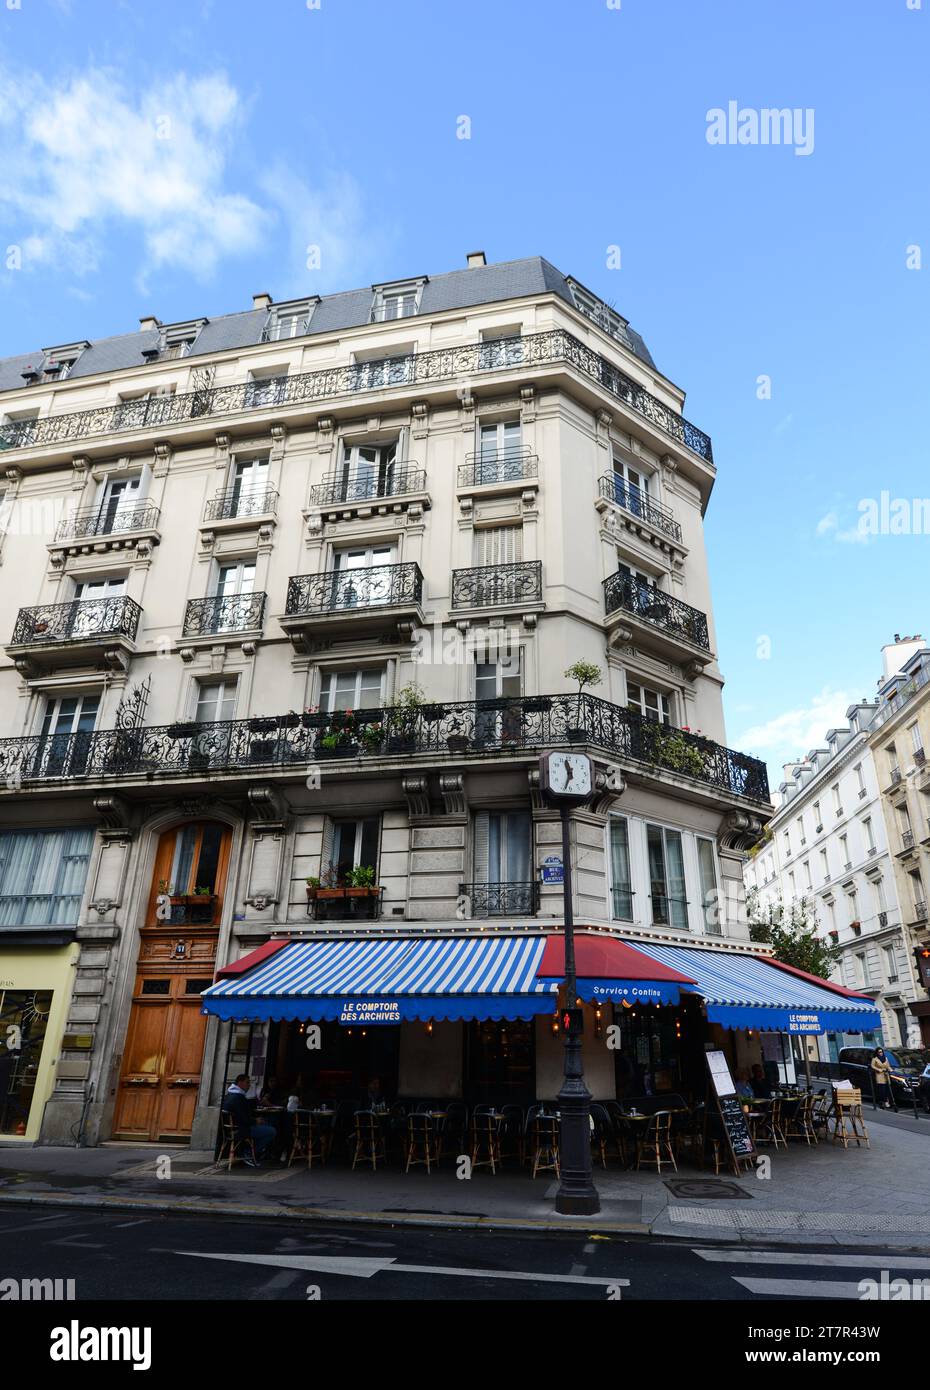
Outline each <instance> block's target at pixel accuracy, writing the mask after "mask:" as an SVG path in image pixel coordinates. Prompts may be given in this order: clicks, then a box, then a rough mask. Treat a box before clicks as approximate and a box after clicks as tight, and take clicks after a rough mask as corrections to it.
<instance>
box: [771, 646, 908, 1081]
mask: <svg viewBox="0 0 930 1390" xmlns="http://www.w3.org/2000/svg"><path fill="white" fill-rule="evenodd" d="M907 640H908V641H909V640H910V639H907ZM912 650H913V648H912V647H910V646H908V645H906V644H902V643H895V644H892V645H890V646H889V647H887V648H885V650H884V652H883V660H884V663H885V671H886V677H887V675H888V672H889V670H890V669H893V668H895V667H896V664H897V663H898V662H906V660H907V658H908V657H909V656H910V654H911V652H912ZM885 691H886V685H883V686H882V687H881V689H880V690H879V695H878V698H877V699H876V700H875V701H863V702H862V703H860V704H856V705H851V706H850V707H849V709H848V710H847V711H846V718H847V720H848V723H847V725H846V726H845V727H842V728H836V729H830V730H828V731H827V734H826V746H825V747H822V748H814V749H812V750H811V751H810V752H809V753H808V754H807V757H806V758H804V759H803V760H802V761H799V762H796V763H786V764H785V768H784V781H783V782H782V783H781V785H780V786H779V788H778V793H777V806H776V810H775V814H774V815H773V817H772V819H771V821H770V822H769V824H768V827H767V829H766V835H765V838H764V840H763V841H761V842H760V843H759V844H758V845H757V846H755V847H754V848H753V850H752V851H751V852H750V857H749V858H748V859H747V862H746V865H745V868H744V877H745V883H746V887H747V889H750V888H752V889H755V890H756V891H757V893H758V896H759V902H760V904H761V905H762V906H770V905H774V904H776V903H779V902H781V903H784V904H785V905H786V906H787V905H789V904H791V903H795V902H799V901H801V900H806V901H807V902H808V903H809V904H811V905H812V906H813V908H814V910H815V914H816V920H817V923H818V928H819V934H820V935H821V936H822V937H823V939H824V940H825V941H826V942H827V943H828V944H830V945H832V946H836V947H838V948H839V951H840V956H839V959H838V962H837V966H836V969H835V970H834V971H833V974H832V978H833V979H835V980H836V981H837V982H838V983H840V984H842V985H843V986H845V987H846V988H848V989H851V990H855V991H857V992H858V993H861V994H863V995H866V996H868V997H870V998H872V999H874V1001H875V1004H876V1007H877V1008H878V1010H879V1011H880V1014H881V1020H882V1026H881V1030H880V1036H879V1035H878V1034H876V1035H875V1036H874V1037H870V1036H869V1035H866V1037H865V1038H864V1039H861V1038H860V1036H858V1035H857V1036H856V1037H851V1036H850V1037H847V1036H845V1035H843V1034H836V1035H829V1036H827V1035H825V1036H824V1037H822V1038H821V1039H820V1047H821V1052H822V1056H823V1060H825V1061H826V1060H836V1055H837V1052H838V1049H839V1048H840V1047H843V1046H845V1045H847V1044H855V1043H859V1042H860V1041H864V1042H866V1043H869V1042H874V1043H875V1045H877V1044H878V1043H879V1042H883V1043H884V1044H885V1045H886V1046H888V1047H899V1046H904V1047H913V1046H918V1045H919V1043H920V1040H921V1039H920V1026H919V1023H918V1018H917V1013H916V1010H918V1009H919V1006H920V1001H921V1000H925V999H926V995H925V993H924V989H923V985H922V983H921V981H920V979H919V978H918V974H917V969H916V964H915V959H914V951H913V947H914V934H913V933H914V922H915V916H914V914H915V912H916V910H917V909H916V908H915V907H914V903H915V901H919V899H918V898H915V895H914V894H913V893H912V894H911V895H910V897H909V898H907V897H904V896H902V892H903V889H904V886H905V884H904V882H903V881H902V879H901V867H902V866H901V859H902V854H903V855H904V857H905V858H906V850H905V849H904V847H903V845H902V843H901V836H900V833H896V830H895V819H894V816H892V818H891V820H890V821H889V817H888V806H887V804H886V803H887V798H886V787H887V788H888V789H890V776H891V774H890V771H888V770H886V771H885V772H883V770H882V766H881V757H880V756H878V757H876V756H875V747H876V743H875V740H876V737H877V732H876V731H877V729H878V728H880V727H881V722H882V719H883V715H884V711H885V709H886V707H887V706H886V694H885ZM898 799H899V800H900V798H898ZM915 814H916V811H915ZM925 824H926V822H925ZM914 843H916V839H915V840H914ZM905 872H906V866H905Z"/></svg>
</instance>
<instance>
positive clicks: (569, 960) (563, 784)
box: [540, 753, 601, 1216]
mask: <svg viewBox="0 0 930 1390" xmlns="http://www.w3.org/2000/svg"><path fill="white" fill-rule="evenodd" d="M540 784H541V786H542V789H543V791H544V793H545V794H546V796H547V798H548V799H549V800H550V801H551V802H552V803H554V804H557V805H558V807H559V815H560V817H561V820H562V896H563V905H564V919H565V1006H564V1008H563V1010H562V1014H561V1018H560V1022H561V1026H562V1036H563V1038H564V1053H563V1070H562V1088H561V1090H560V1091H559V1095H558V1101H559V1113H560V1116H561V1125H560V1128H561V1134H560V1138H559V1173H560V1180H559V1190H558V1192H557V1193H556V1198H555V1209H556V1211H557V1212H561V1213H562V1214H563V1215H566V1216H591V1215H593V1214H594V1212H597V1211H600V1209H601V1202H600V1198H599V1197H598V1194H597V1188H596V1187H595V1186H594V1178H593V1168H592V1162H591V1092H590V1091H589V1090H588V1088H587V1086H586V1085H585V1079H584V1063H583V1059H582V1015H581V1011H580V1010H579V1009H577V1008H576V1006H575V1000H576V998H577V994H578V981H577V976H576V973H575V934H574V916H573V913H572V859H571V837H570V828H571V810H572V806H582V805H584V804H585V803H586V802H587V801H589V800H590V799H591V794H592V792H593V790H594V769H593V768H592V766H591V760H590V758H588V757H587V755H586V754H584V753H544V754H543V755H542V757H541V758H540Z"/></svg>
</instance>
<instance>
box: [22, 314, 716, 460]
mask: <svg viewBox="0 0 930 1390" xmlns="http://www.w3.org/2000/svg"><path fill="white" fill-rule="evenodd" d="M508 344H509V345H510V346H509V348H508ZM514 362H518V363H519V365H520V366H521V367H523V368H529V367H546V366H566V367H570V368H572V369H573V370H574V371H577V372H579V373H580V374H581V375H582V376H583V377H586V378H587V379H588V380H590V381H593V382H595V383H596V384H597V385H598V386H599V387H600V388H601V389H602V390H604V391H606V392H607V393H608V395H610V396H613V397H614V399H615V400H618V401H620V402H621V403H622V404H623V405H625V406H626V407H627V408H628V409H629V410H632V411H635V412H636V414H638V415H640V416H642V418H643V419H644V420H647V421H648V422H649V423H650V424H651V425H654V426H655V428H656V429H658V430H660V431H661V432H662V433H663V434H665V435H667V436H668V437H669V438H670V439H673V440H674V441H675V442H676V443H677V444H680V445H682V446H683V447H684V448H686V449H690V450H691V452H692V453H694V454H697V455H698V456H699V457H700V458H702V459H704V461H705V462H707V463H713V449H712V447H711V442H710V438H709V436H708V435H706V434H705V433H704V431H703V430H700V429H698V427H697V426H696V425H692V424H691V422H690V421H689V420H686V419H685V418H684V416H682V415H679V414H678V412H677V411H676V410H673V409H672V407H671V406H669V405H666V403H665V402H664V401H660V400H659V398H658V397H657V396H654V395H652V393H651V392H649V391H647V390H646V388H645V387H644V386H641V385H640V384H639V382H638V381H634V379H633V378H632V377H630V376H628V375H627V374H626V372H623V371H621V370H620V368H619V367H617V366H615V365H614V363H613V362H611V361H609V360H608V359H607V358H606V357H603V356H602V355H601V354H600V353H599V352H595V351H594V350H593V349H592V348H589V347H587V346H586V345H585V344H584V343H582V342H581V341H580V340H579V339H578V338H576V337H574V335H573V334H571V333H568V332H566V331H564V330H563V329H552V330H550V331H549V332H546V333H534V334H531V335H529V336H527V337H522V338H521V337H514V338H497V339H495V340H494V341H493V342H492V343H468V344H466V345H464V346H462V347H449V348H437V349H435V350H434V351H432V352H421V353H409V354H407V355H406V356H403V357H395V358H385V359H382V360H381V361H379V362H358V363H349V364H346V365H345V366H342V367H324V368H322V369H320V370H318V371H315V372H301V373H299V374H298V375H296V376H288V377H287V378H286V379H285V385H284V389H283V394H282V396H281V399H280V401H278V402H277V404H279V405H282V406H289V405H295V406H296V405H307V404H313V403H316V402H321V401H326V400H331V399H333V398H336V397H339V396H345V395H354V394H356V393H359V392H364V391H374V390H382V389H384V387H386V386H391V385H395V384H397V385H402V384H407V385H412V386H427V385H429V384H431V383H432V382H438V381H456V380H460V379H461V378H463V377H472V376H475V375H477V374H478V373H480V372H485V371H499V370H507V369H508V368H510V367H511V366H512V365H513V364H514ZM252 385H253V384H252V383H249V382H240V383H239V384H238V385H235V386H213V387H209V388H205V389H202V390H197V391H188V392H185V393H184V394H181V395H173V396H156V397H153V398H152V399H150V400H148V401H146V402H145V408H144V424H145V426H156V427H158V428H160V429H164V428H166V427H167V426H169V425H176V424H182V423H184V422H185V421H187V420H192V419H198V418H203V417H207V416H218V415H231V414H235V413H237V412H240V411H244V410H249V409H257V408H258V407H257V406H255V405H254V404H250V402H251V399H252V398H251V395H250V392H251V390H252ZM119 412H120V406H119V405H110V406H97V407H96V408H95V409H93V410H78V411H73V412H70V413H68V414H65V415H46V416H43V417H42V418H41V419H38V420H28V421H12V422H10V423H9V424H7V425H4V426H3V427H2V429H0V448H8V449H11V448H25V447H27V445H52V444H63V443H67V442H69V441H71V440H76V439H91V438H93V437H95V436H100V435H110V434H116V433H119V432H120V431H125V430H126V429H131V428H132V429H136V428H139V425H138V424H133V425H127V424H126V423H125V422H124V421H123V420H122V419H121V417H120V413H119Z"/></svg>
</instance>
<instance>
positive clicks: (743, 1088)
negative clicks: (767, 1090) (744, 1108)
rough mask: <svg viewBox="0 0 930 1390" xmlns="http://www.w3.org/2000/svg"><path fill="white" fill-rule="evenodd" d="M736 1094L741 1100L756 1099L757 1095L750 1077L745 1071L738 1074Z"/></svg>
mask: <svg viewBox="0 0 930 1390" xmlns="http://www.w3.org/2000/svg"><path fill="white" fill-rule="evenodd" d="M736 1094H737V1095H738V1096H739V1097H740V1099H741V1100H754V1099H755V1095H756V1093H755V1091H754V1090H753V1089H752V1086H751V1085H750V1084H749V1077H748V1076H747V1074H746V1072H744V1071H740V1072H737V1073H736Z"/></svg>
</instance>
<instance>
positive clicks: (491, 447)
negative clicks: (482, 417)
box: [475, 420, 523, 484]
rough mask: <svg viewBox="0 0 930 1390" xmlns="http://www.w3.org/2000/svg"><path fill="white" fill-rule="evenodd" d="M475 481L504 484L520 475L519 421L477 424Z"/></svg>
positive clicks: (520, 443)
mask: <svg viewBox="0 0 930 1390" xmlns="http://www.w3.org/2000/svg"><path fill="white" fill-rule="evenodd" d="M477 452H478V457H477V460H476V462H475V483H476V484H479V483H505V482H510V481H512V480H513V479H514V478H522V477H523V444H522V429H521V425H520V421H519V420H497V421H495V422H494V423H493V424H490V423H487V422H484V423H479V425H478V451H477Z"/></svg>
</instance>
